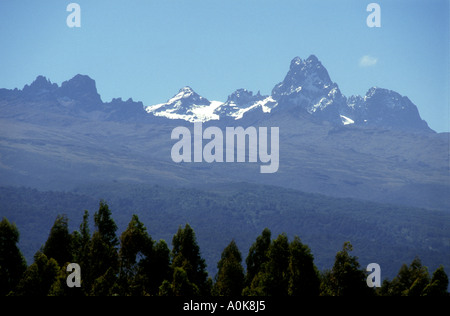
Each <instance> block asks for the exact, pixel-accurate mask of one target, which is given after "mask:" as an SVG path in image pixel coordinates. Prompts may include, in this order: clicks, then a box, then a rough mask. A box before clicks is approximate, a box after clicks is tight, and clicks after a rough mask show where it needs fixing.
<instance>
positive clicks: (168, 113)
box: [145, 87, 218, 122]
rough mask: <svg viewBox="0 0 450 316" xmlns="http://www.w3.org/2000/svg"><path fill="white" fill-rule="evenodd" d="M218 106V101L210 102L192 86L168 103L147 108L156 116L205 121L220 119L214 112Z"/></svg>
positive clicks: (184, 89)
mask: <svg viewBox="0 0 450 316" xmlns="http://www.w3.org/2000/svg"><path fill="white" fill-rule="evenodd" d="M217 106H218V103H217V102H210V101H209V100H207V99H206V98H204V97H202V96H200V95H198V94H197V93H196V92H195V91H194V90H193V89H192V88H191V87H184V88H182V89H180V91H179V92H178V94H176V95H175V96H173V97H172V98H171V99H169V100H168V101H167V102H166V103H161V104H157V105H153V106H147V107H146V108H145V110H146V111H147V112H148V113H152V114H153V115H155V116H162V117H166V118H170V119H183V120H186V121H189V122H195V121H201V122H204V121H209V120H216V119H218V116H217V115H216V114H214V110H215V108H216V107H217Z"/></svg>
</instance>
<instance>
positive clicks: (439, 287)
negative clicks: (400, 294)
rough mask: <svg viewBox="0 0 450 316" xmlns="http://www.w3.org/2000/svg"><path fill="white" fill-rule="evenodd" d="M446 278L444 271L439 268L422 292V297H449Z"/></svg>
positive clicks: (442, 268) (441, 267)
mask: <svg viewBox="0 0 450 316" xmlns="http://www.w3.org/2000/svg"><path fill="white" fill-rule="evenodd" d="M447 289H448V276H447V274H446V273H445V271H444V267H443V266H440V267H439V268H437V269H436V271H434V273H433V276H432V278H431V281H430V283H429V284H428V285H427V286H426V287H425V289H424V290H423V293H422V294H423V295H424V296H449V293H448V292H447Z"/></svg>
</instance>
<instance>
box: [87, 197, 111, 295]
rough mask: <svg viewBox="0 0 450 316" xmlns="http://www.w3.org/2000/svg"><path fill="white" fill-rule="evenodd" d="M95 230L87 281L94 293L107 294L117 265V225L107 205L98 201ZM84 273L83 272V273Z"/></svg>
mask: <svg viewBox="0 0 450 316" xmlns="http://www.w3.org/2000/svg"><path fill="white" fill-rule="evenodd" d="M94 223H95V227H96V231H95V232H94V234H93V235H92V240H91V249H90V254H89V257H90V258H89V262H90V266H89V275H88V276H87V277H88V279H89V283H91V284H92V291H93V293H94V294H95V295H107V294H105V293H106V292H105V291H106V289H108V288H109V289H110V290H111V289H112V286H111V284H112V283H113V281H114V279H115V277H116V275H117V272H118V267H119V260H118V249H117V246H118V243H119V241H118V238H117V236H116V230H117V225H116V224H115V222H114V220H113V219H112V217H111V211H110V210H109V207H108V205H107V204H106V203H105V202H104V201H101V202H100V207H99V210H98V212H96V213H95V214H94ZM84 275H85V274H84ZM94 290H95V291H94Z"/></svg>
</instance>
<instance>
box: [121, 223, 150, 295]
mask: <svg viewBox="0 0 450 316" xmlns="http://www.w3.org/2000/svg"><path fill="white" fill-rule="evenodd" d="M120 243H121V248H120V251H119V260H120V272H119V280H120V284H121V288H122V294H125V295H131V294H136V295H137V294H138V293H139V294H144V293H145V289H144V284H143V283H144V281H145V279H146V277H145V275H144V271H142V269H140V268H141V266H140V264H141V261H142V260H144V259H148V258H149V257H151V256H152V252H153V240H152V239H151V237H150V236H149V234H148V233H147V229H146V228H145V227H144V224H143V223H142V222H141V221H139V218H138V216H137V215H133V216H132V218H131V221H130V223H129V224H128V227H127V229H126V230H125V231H124V232H123V233H122V235H121V236H120Z"/></svg>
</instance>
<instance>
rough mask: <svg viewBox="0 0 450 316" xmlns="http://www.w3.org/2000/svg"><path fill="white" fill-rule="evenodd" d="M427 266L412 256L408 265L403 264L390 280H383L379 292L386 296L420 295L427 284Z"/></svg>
mask: <svg viewBox="0 0 450 316" xmlns="http://www.w3.org/2000/svg"><path fill="white" fill-rule="evenodd" d="M429 281H430V280H429V274H428V269H427V267H424V266H422V262H421V261H420V259H419V258H417V257H416V258H414V260H413V261H412V262H411V264H410V265H409V266H407V265H406V264H403V265H402V266H401V268H400V270H399V272H398V274H397V276H396V277H395V278H394V279H393V280H392V281H391V282H388V281H387V282H383V286H382V289H381V293H383V294H384V295H388V296H420V295H422V293H423V291H424V289H425V288H426V287H427V285H428V284H429Z"/></svg>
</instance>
